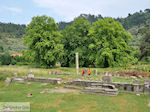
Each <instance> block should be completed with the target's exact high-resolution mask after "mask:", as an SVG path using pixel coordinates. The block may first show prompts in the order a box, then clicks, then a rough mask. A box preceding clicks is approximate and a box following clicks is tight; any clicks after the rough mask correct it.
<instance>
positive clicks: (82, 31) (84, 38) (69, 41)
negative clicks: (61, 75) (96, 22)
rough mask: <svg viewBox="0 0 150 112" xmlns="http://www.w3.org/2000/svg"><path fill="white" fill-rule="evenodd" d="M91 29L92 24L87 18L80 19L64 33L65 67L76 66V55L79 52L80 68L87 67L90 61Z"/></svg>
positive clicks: (63, 63) (63, 62)
mask: <svg viewBox="0 0 150 112" xmlns="http://www.w3.org/2000/svg"><path fill="white" fill-rule="evenodd" d="M90 27H91V24H90V22H89V21H88V20H87V19H86V18H85V17H78V18H76V19H75V20H74V22H73V24H72V25H71V26H67V27H66V28H65V30H63V31H62V34H63V38H62V43H63V44H64V52H65V55H64V58H63V61H62V65H63V66H74V65H75V53H76V52H79V59H80V63H79V64H80V66H87V65H88V63H89V61H88V57H87V54H88V45H89V42H90V41H89V37H88V32H89V28H90Z"/></svg>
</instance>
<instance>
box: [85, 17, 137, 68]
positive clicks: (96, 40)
mask: <svg viewBox="0 0 150 112" xmlns="http://www.w3.org/2000/svg"><path fill="white" fill-rule="evenodd" d="M89 35H90V38H91V44H90V45H89V49H90V50H89V56H88V57H89V60H90V61H92V62H94V63H95V65H96V66H98V67H113V66H127V64H129V63H132V62H134V61H135V59H134V54H133V52H132V50H133V48H131V47H130V46H128V42H129V41H130V40H131V35H130V34H128V33H127V32H126V31H125V30H124V29H123V27H122V25H121V24H120V23H119V22H116V21H114V20H113V19H112V18H105V19H104V20H102V19H99V20H98V21H97V22H95V23H93V26H92V27H91V29H90V31H89Z"/></svg>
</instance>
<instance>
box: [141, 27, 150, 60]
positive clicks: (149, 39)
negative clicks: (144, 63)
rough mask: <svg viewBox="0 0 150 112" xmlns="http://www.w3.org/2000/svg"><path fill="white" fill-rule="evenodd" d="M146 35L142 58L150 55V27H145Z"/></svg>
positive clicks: (142, 47)
mask: <svg viewBox="0 0 150 112" xmlns="http://www.w3.org/2000/svg"><path fill="white" fill-rule="evenodd" d="M144 32H145V36H144V38H143V39H142V41H141V44H140V50H141V58H140V59H142V58H144V57H147V56H150V31H149V29H146V28H144Z"/></svg>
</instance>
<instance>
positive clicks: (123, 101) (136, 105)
mask: <svg viewBox="0 0 150 112" xmlns="http://www.w3.org/2000/svg"><path fill="white" fill-rule="evenodd" d="M83 69H85V68H81V69H80V73H81V72H82V70H83ZM119 69H121V68H114V69H113V70H112V71H118V70H119ZM31 70H32V72H33V73H34V74H35V77H60V76H58V75H50V74H48V73H49V72H50V71H59V72H61V73H63V72H70V73H71V75H68V76H61V78H62V79H63V80H64V81H69V80H72V79H77V78H80V79H81V74H80V75H75V69H74V68H54V69H39V68H31V67H28V66H1V67H0V77H2V80H0V102H30V104H31V105H30V106H31V112H149V110H150V107H148V106H147V104H148V102H150V96H149V95H144V94H142V95H141V96H136V95H135V94H121V93H119V95H118V96H116V97H112V96H104V95H91V94H84V93H44V94H40V92H41V91H43V90H44V89H53V88H55V87H62V86H63V85H51V84H48V85H46V86H41V83H31V84H28V83H25V84H19V83H11V84H10V85H9V86H8V87H4V85H3V83H4V79H5V78H6V77H12V76H13V74H14V73H15V72H17V73H18V74H19V76H20V77H21V76H24V75H27V74H28V72H30V71H31ZM93 70H94V68H92V71H93ZM108 70H110V69H102V68H98V71H99V72H100V71H102V72H104V71H108ZM91 80H101V77H99V76H94V75H92V78H91ZM139 80H141V79H139ZM113 81H115V82H131V81H132V80H131V79H127V78H124V77H118V78H117V77H116V78H113ZM28 93H32V94H33V97H31V98H28V97H27V96H26V95H27V94H28Z"/></svg>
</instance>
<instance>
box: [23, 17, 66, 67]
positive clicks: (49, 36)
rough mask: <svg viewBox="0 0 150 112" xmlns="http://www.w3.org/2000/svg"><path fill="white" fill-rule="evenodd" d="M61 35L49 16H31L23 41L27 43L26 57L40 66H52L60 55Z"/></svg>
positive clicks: (61, 47) (61, 48) (61, 46)
mask: <svg viewBox="0 0 150 112" xmlns="http://www.w3.org/2000/svg"><path fill="white" fill-rule="evenodd" d="M61 37H62V35H61V34H60V33H59V32H58V26H57V24H56V23H55V21H54V19H53V18H51V17H47V16H45V15H43V16H37V17H33V18H32V21H31V22H30V24H29V25H28V26H27V27H26V35H25V36H24V40H25V43H26V44H27V45H28V50H27V51H26V53H25V54H26V55H27V57H29V59H30V60H32V61H33V62H35V63H37V64H39V65H41V66H47V67H50V66H54V65H55V63H56V61H57V60H59V58H60V56H61V55H62V53H63V52H62V50H63V45H62V44H61Z"/></svg>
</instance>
